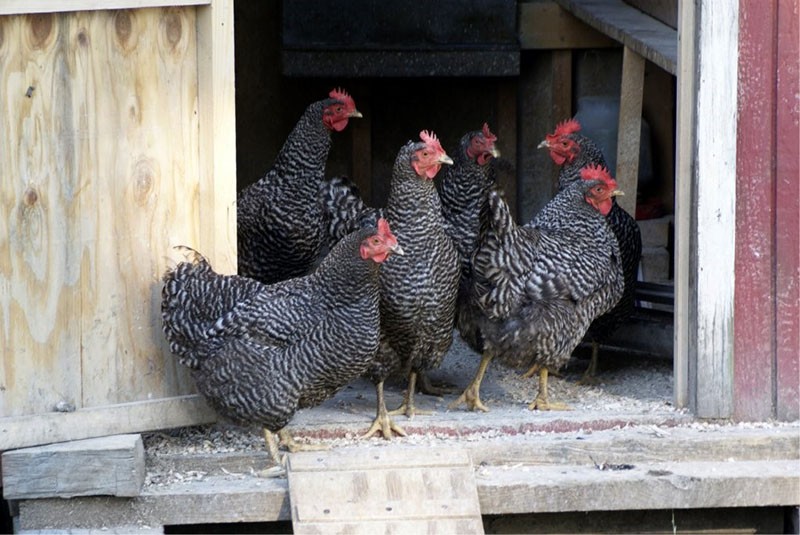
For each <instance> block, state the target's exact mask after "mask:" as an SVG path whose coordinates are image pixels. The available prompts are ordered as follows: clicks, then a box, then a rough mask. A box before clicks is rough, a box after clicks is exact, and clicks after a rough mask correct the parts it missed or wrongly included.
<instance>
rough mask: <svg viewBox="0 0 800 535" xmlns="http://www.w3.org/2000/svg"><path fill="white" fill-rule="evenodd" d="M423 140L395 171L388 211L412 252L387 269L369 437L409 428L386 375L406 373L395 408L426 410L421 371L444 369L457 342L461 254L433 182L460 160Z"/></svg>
mask: <svg viewBox="0 0 800 535" xmlns="http://www.w3.org/2000/svg"><path fill="white" fill-rule="evenodd" d="M420 139H421V141H417V142H413V141H409V142H408V143H407V144H406V145H404V146H403V147H402V148H401V149H400V151H399V152H398V154H397V158H396V159H395V163H394V168H393V170H392V180H391V186H390V191H389V198H388V200H387V204H386V209H385V214H386V218H387V219H388V220H389V222H390V223H391V225H392V229H393V230H394V232H395V233H396V234H397V238H398V240H400V241H401V243H402V244H403V248H404V251H405V254H404V255H403V256H400V257H396V258H394V259H393V261H392V262H390V263H387V265H386V266H384V267H383V269H382V270H381V274H380V288H381V349H380V351H379V352H378V356H377V357H376V359H375V361H374V362H373V364H372V365H371V366H370V368H369V370H368V373H367V374H366V376H367V377H368V378H370V379H371V380H372V381H373V383H374V384H375V387H376V392H377V397H378V400H377V415H376V417H375V420H374V422H373V424H372V426H371V427H370V429H369V430H368V431H367V433H366V435H365V436H372V435H373V434H375V433H377V432H378V431H380V432H381V434H382V435H383V437H384V438H390V437H391V436H392V432H393V431H394V432H397V433H399V434H405V433H404V431H403V429H402V428H401V427H399V426H397V425H396V424H394V422H393V421H392V420H391V418H390V415H389V413H388V411H387V410H386V405H385V403H384V399H383V382H384V380H385V379H386V378H387V377H389V375H390V374H393V373H397V372H402V373H407V374H408V378H409V379H408V388H407V390H406V394H405V399H404V402H403V405H402V406H401V407H400V408H399V409H397V410H396V411H393V412H394V413H405V414H406V415H407V416H409V417H412V416H413V415H414V414H415V413H418V412H419V413H421V412H422V411H418V410H417V409H416V407H415V404H414V392H415V387H416V379H417V376H418V374H420V373H423V372H424V371H426V370H429V369H432V368H436V367H438V366H439V365H440V364H441V362H442V359H443V358H444V355H445V353H446V352H447V350H448V349H449V348H450V344H451V343H452V340H453V327H454V319H455V305H456V292H457V289H458V277H459V269H460V267H459V259H458V252H457V251H456V248H455V246H454V245H453V242H452V240H451V239H450V238H449V237H448V236H447V234H446V233H445V230H444V219H443V216H442V207H441V203H440V201H439V195H438V194H437V193H436V187H435V186H434V183H433V179H434V177H435V176H436V174H437V173H438V172H439V169H440V168H441V166H442V164H452V163H453V161H452V160H451V159H450V157H449V156H448V155H447V154H446V153H445V151H444V149H443V148H442V146H441V144H440V142H439V140H438V139H437V138H436V136H435V135H434V134H431V133H428V132H425V131H423V132H421V133H420Z"/></svg>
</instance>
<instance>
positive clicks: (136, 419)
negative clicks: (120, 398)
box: [0, 395, 217, 451]
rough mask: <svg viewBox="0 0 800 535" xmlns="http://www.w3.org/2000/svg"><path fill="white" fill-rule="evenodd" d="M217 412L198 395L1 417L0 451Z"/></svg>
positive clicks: (178, 423)
mask: <svg viewBox="0 0 800 535" xmlns="http://www.w3.org/2000/svg"><path fill="white" fill-rule="evenodd" d="M216 419H217V415H216V413H215V412H214V411H213V410H212V409H211V408H210V407H209V406H208V405H207V404H206V402H205V400H204V399H203V398H202V397H200V396H197V395H189V396H179V397H174V398H167V399H159V400H153V401H136V402H133V403H121V404H119V405H109V406H106V407H96V408H92V409H79V410H77V411H75V412H64V413H61V412H54V413H47V414H37V415H32V416H18V417H11V418H2V419H0V451H3V450H10V449H14V448H25V447H28V446H34V445H38V444H50V443H53V442H64V441H67V440H80V439H84V438H91V437H98V436H104V435H116V434H120V433H136V432H141V431H150V430H152V429H167V428H170V427H182V426H186V425H200V424H205V423H212V422H215V421H216Z"/></svg>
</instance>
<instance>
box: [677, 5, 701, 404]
mask: <svg viewBox="0 0 800 535" xmlns="http://www.w3.org/2000/svg"><path fill="white" fill-rule="evenodd" d="M679 9H680V14H679V17H678V20H679V22H680V26H679V28H678V30H679V31H678V35H679V38H678V45H679V49H680V61H679V62H678V66H679V67H680V68H679V70H678V72H677V73H676V74H677V93H678V94H677V102H676V108H677V111H676V127H675V139H676V140H677V143H676V147H675V305H674V316H675V343H674V356H673V362H674V365H673V382H674V385H675V386H674V396H675V406H676V407H680V408H684V407H688V406H690V405H692V404H693V402H691V401H690V391H693V390H694V389H695V383H694V381H693V376H692V374H690V368H691V367H694V366H693V363H692V362H691V360H692V359H691V358H690V355H691V353H692V351H693V344H692V338H691V329H690V327H691V325H692V323H693V322H694V319H693V313H694V309H695V302H696V294H695V292H694V289H693V284H692V280H691V275H690V262H689V259H690V257H691V251H692V247H693V241H694V240H693V236H694V228H695V221H694V217H693V213H694V209H693V208H692V181H693V174H694V143H695V141H694V139H695V136H694V115H695V96H696V95H695V86H696V83H695V72H694V69H695V49H696V46H695V6H694V3H692V2H681V3H680V4H679ZM690 314H692V317H690Z"/></svg>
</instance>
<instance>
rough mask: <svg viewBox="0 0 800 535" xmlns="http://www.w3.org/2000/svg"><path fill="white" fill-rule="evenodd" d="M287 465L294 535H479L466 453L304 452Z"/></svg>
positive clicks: (397, 450)
mask: <svg viewBox="0 0 800 535" xmlns="http://www.w3.org/2000/svg"><path fill="white" fill-rule="evenodd" d="M287 465H288V466H287V476H288V480H289V500H290V504H291V512H292V523H293V525H294V533H296V534H301V535H302V534H317V533H348V534H350V533H364V534H376V533H459V534H467V533H483V522H482V520H481V511H480V504H479V502H478V489H477V486H476V484H475V477H474V473H473V469H472V463H471V461H470V457H469V454H468V453H467V452H466V451H465V450H463V449H459V448H452V449H450V448H447V449H443V448H436V449H434V448H408V447H406V448H396V447H391V448H390V447H387V448H380V449H377V448H376V449H373V450H371V451H363V452H356V451H353V450H349V451H347V452H345V453H343V452H342V451H336V450H333V451H326V452H301V453H295V454H291V455H290V456H289V459H288V463H287Z"/></svg>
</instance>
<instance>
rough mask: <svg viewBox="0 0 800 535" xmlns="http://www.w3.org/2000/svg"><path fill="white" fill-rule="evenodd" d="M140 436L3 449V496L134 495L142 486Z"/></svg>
mask: <svg viewBox="0 0 800 535" xmlns="http://www.w3.org/2000/svg"><path fill="white" fill-rule="evenodd" d="M144 473H145V462H144V445H143V444H142V437H141V435H115V436H110V437H102V438H92V439H89V440H76V441H72V442H62V443H59V444H51V445H49V446H37V447H35V448H24V449H19V450H12V451H7V452H5V453H3V497H4V498H5V499H7V500H23V499H31V498H71V497H73V496H127V497H130V496H138V495H139V491H140V490H141V489H142V485H143V484H144Z"/></svg>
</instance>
